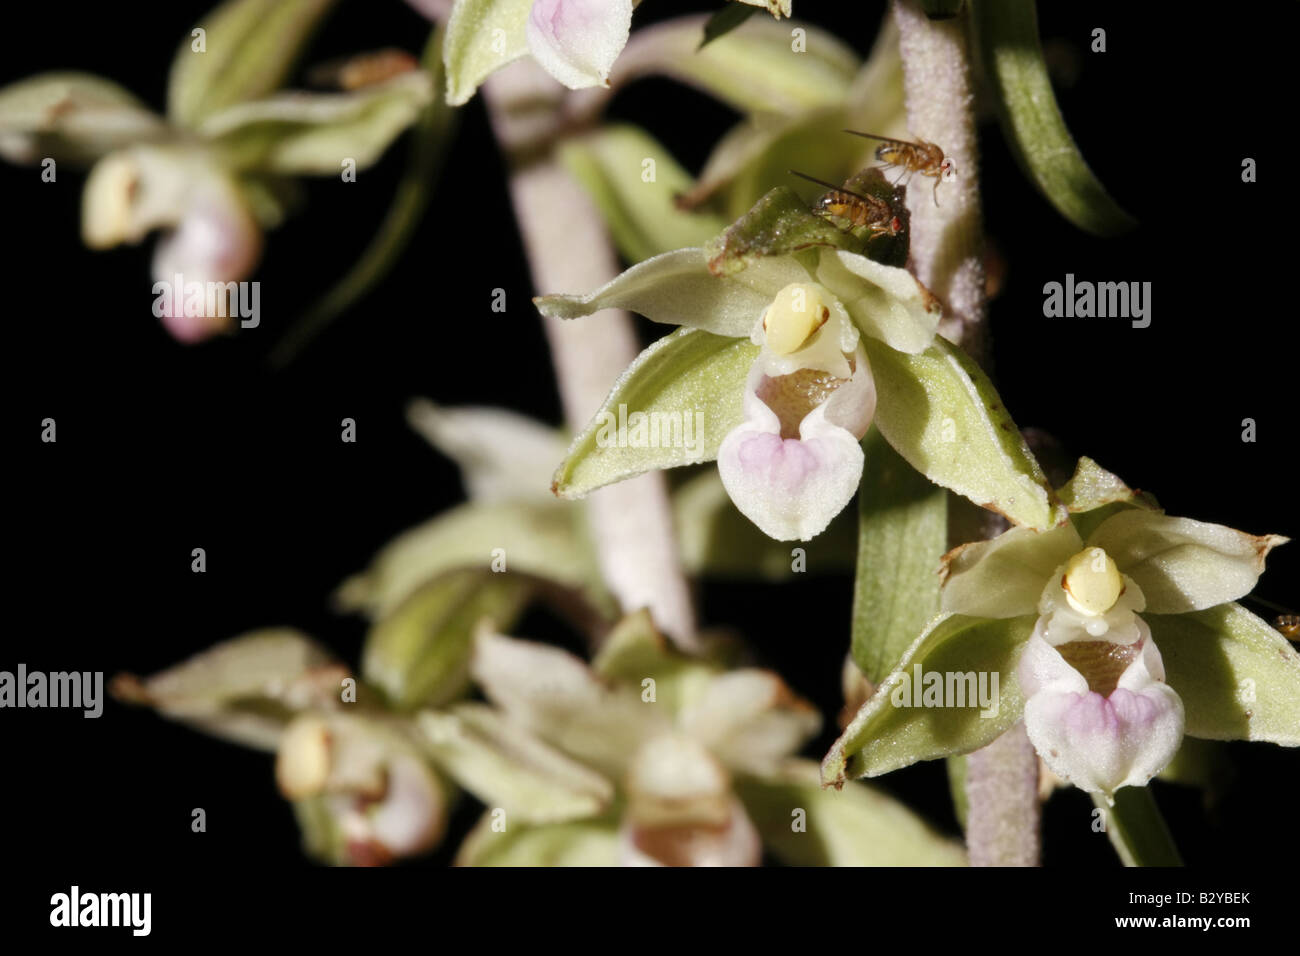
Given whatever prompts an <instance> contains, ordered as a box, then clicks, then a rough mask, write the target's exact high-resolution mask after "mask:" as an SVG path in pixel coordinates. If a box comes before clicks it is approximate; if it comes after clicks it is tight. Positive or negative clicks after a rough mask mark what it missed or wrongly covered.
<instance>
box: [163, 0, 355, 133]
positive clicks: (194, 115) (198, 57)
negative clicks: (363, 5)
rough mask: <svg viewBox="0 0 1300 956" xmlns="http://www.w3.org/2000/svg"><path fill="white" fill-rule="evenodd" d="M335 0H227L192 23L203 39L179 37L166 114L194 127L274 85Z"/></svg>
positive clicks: (300, 50)
mask: <svg viewBox="0 0 1300 956" xmlns="http://www.w3.org/2000/svg"><path fill="white" fill-rule="evenodd" d="M335 2H336V0H227V2H226V3H223V4H221V5H220V6H219V7H217V8H215V9H214V10H211V11H210V12H209V13H208V14H207V15H206V16H204V17H203V19H202V20H200V21H199V23H198V24H197V25H196V27H195V29H196V30H198V29H202V30H203V31H204V33H203V35H202V37H195V36H193V34H192V33H191V35H189V36H186V37H185V38H184V39H182V40H181V44H180V48H179V49H178V50H177V51H176V57H175V59H174V60H172V68H171V75H170V77H169V78H168V82H167V118H168V119H170V120H171V121H172V122H174V123H177V124H180V125H182V126H190V127H194V126H197V125H198V124H199V123H200V122H201V121H202V120H203V119H204V118H206V117H208V116H210V115H212V114H213V113H216V112H218V111H219V110H223V109H225V108H226V107H229V106H233V105H235V104H236V103H242V102H244V101H245V100H252V99H256V98H258V97H260V96H265V95H266V94H268V93H270V92H271V91H272V90H275V89H278V88H279V87H280V86H281V85H282V84H283V83H284V81H285V79H286V78H287V77H288V76H289V71H290V70H291V69H292V68H293V65H294V63H295V61H296V60H297V59H298V56H299V54H301V53H302V51H303V49H304V48H305V47H306V45H307V41H308V40H310V39H311V36H312V34H313V33H314V32H315V30H316V28H317V27H318V26H319V25H320V23H321V21H322V20H323V19H324V17H325V15H326V14H327V13H329V12H330V9H331V8H332V7H333V6H334V3H335ZM200 39H201V40H202V49H196V47H198V46H199V41H200Z"/></svg>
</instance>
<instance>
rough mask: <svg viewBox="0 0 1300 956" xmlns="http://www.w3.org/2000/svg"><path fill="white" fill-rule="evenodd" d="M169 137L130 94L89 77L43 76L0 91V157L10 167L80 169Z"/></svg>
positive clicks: (158, 119) (162, 124) (156, 118)
mask: <svg viewBox="0 0 1300 956" xmlns="http://www.w3.org/2000/svg"><path fill="white" fill-rule="evenodd" d="M170 135H172V134H171V130H170V129H169V128H168V126H167V124H166V123H165V122H163V120H162V118H161V117H159V116H158V115H156V114H155V113H153V112H152V111H150V110H149V109H148V108H147V107H146V106H145V105H144V104H143V103H141V102H140V101H139V100H137V99H136V98H135V97H134V96H132V95H131V94H130V93H128V92H127V91H126V90H124V89H122V88H121V87H120V86H118V85H117V84H115V83H111V82H109V81H108V80H104V79H101V78H99V77H97V76H92V75H90V74H89V73H42V74H40V75H38V76H33V77H29V78H27V79H25V80H19V81H18V82H17V83H11V84H10V85H8V86H6V87H4V88H2V89H0V156H3V157H4V158H5V159H7V160H9V161H10V162H13V163H38V162H40V161H41V160H43V159H45V158H46V157H49V158H52V159H54V160H55V161H56V162H60V163H62V162H68V163H73V164H79V165H84V164H89V163H91V162H94V161H95V160H96V159H99V158H100V157H101V156H103V155H105V154H107V153H110V152H112V151H113V150H115V149H120V148H121V147H123V146H128V145H130V144H131V143H136V142H141V141H154V140H161V139H165V138H167V137H169V136H170Z"/></svg>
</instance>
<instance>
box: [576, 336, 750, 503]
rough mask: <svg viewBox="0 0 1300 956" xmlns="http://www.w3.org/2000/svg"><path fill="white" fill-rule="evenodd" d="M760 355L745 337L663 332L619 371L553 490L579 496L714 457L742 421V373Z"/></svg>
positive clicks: (744, 375)
mask: <svg viewBox="0 0 1300 956" xmlns="http://www.w3.org/2000/svg"><path fill="white" fill-rule="evenodd" d="M757 356H758V346H756V345H753V344H751V343H750V342H749V340H748V339H736V338H729V337H727V336H722V335H712V334H710V333H708V332H700V331H697V330H695V329H679V330H678V331H676V332H674V333H672V334H671V335H666V336H664V337H663V338H662V339H660V340H659V341H658V342H656V343H654V344H653V345H651V346H650V347H649V348H648V349H646V350H645V351H644V352H642V353H641V354H640V355H639V356H637V358H636V360H635V361H634V362H633V363H632V364H631V365H630V366H628V368H627V370H626V371H625V372H624V373H623V374H622V375H621V376H619V379H618V381H617V382H615V383H614V388H613V391H611V392H610V395H609V398H607V399H606V400H605V404H604V405H602V406H601V409H600V411H599V412H597V413H596V416H595V418H593V419H592V421H591V423H590V424H589V425H588V426H587V427H586V429H584V430H583V432H582V433H581V434H580V435H578V437H577V438H576V439H575V440H574V442H573V445H572V446H571V447H570V449H569V454H568V457H567V458H565V460H564V462H563V463H562V464H561V465H560V467H559V470H558V471H556V473H555V482H554V489H555V493H556V494H558V495H560V496H561V497H563V498H580V497H582V496H583V495H586V494H587V493H589V492H591V491H594V490H595V489H597V488H600V487H602V486H604V485H608V484H612V483H613V482H616V481H622V480H623V479H624V478H631V477H633V476H634V475H639V474H641V473H642V472H646V471H650V470H652V469H655V468H673V467H676V466H678V465H689V464H693V463H696V462H702V461H711V460H712V459H714V458H716V457H717V454H718V446H719V445H721V444H722V439H723V438H725V437H726V435H727V433H728V432H730V431H731V430H732V429H733V428H735V427H736V426H737V425H739V424H740V423H741V422H742V421H743V420H744V414H743V412H742V409H741V399H742V395H743V393H744V387H745V378H746V376H747V375H748V374H749V369H750V366H751V365H753V363H754V359H755V358H756V357H757ZM635 415H640V416H643V417H641V418H634V416H635ZM637 422H641V423H643V425H644V427H642V428H639V429H638V427H637ZM688 428H689V432H688V430H687V429H688ZM652 442H653V444H652Z"/></svg>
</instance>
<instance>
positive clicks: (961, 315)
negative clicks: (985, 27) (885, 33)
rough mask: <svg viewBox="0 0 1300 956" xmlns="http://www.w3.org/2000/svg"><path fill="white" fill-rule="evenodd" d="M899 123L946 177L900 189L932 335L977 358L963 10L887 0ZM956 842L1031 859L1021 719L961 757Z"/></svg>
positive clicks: (1034, 802)
mask: <svg viewBox="0 0 1300 956" xmlns="http://www.w3.org/2000/svg"><path fill="white" fill-rule="evenodd" d="M893 13H894V18H895V20H896V21H897V23H898V31H899V52H900V55H901V57H902V61H903V89H904V96H905V100H906V104H907V123H908V128H909V130H910V131H911V135H912V136H913V137H914V138H915V139H918V140H925V141H927V142H932V143H937V144H938V145H939V146H940V147H942V149H943V151H944V155H945V156H946V157H947V158H948V159H950V160H951V161H952V163H953V165H954V167H955V173H956V175H955V176H954V177H953V178H951V179H950V180H948V181H946V182H944V183H942V184H941V185H940V187H939V197H938V198H939V203H940V205H939V206H936V205H935V203H934V198H933V193H932V191H931V189H930V188H928V186H929V183H928V181H926V180H924V179H921V178H920V177H916V178H914V179H913V182H912V184H911V186H910V188H909V189H908V197H907V202H908V209H909V210H910V212H911V259H912V261H911V265H912V268H913V270H914V271H915V273H916V276H917V278H919V279H920V280H921V281H922V282H923V283H925V285H926V286H927V287H929V289H930V290H931V291H932V292H933V293H934V294H935V295H936V296H938V297H939V300H940V301H941V302H942V303H943V306H944V318H943V321H942V322H941V324H940V326H939V331H940V333H941V334H942V335H943V336H944V337H945V338H947V339H949V340H951V341H953V342H956V343H958V344H959V345H961V346H962V347H963V348H965V349H966V351H968V352H970V353H971V354H972V355H974V356H975V357H976V358H977V359H982V358H984V357H985V353H986V350H987V333H986V330H985V322H984V319H985V311H986V303H985V286H984V281H985V279H984V241H983V228H982V222H981V213H980V195H979V151H978V144H977V143H976V138H975V119H974V113H973V109H972V107H973V104H974V99H975V96H974V90H973V88H972V84H971V72H970V54H969V49H968V44H967V32H968V31H967V26H966V25H967V21H968V18H969V14H967V15H966V16H963V17H959V18H955V19H948V20H931V19H929V18H928V17H927V16H926V14H925V12H924V11H923V10H922V8H921V5H920V4H919V3H918V2H917V0H894V3H893ZM967 760H968V763H967V768H966V795H967V799H968V801H969V810H968V815H967V824H966V842H967V845H968V847H969V849H970V858H971V863H972V864H973V865H975V866H1034V865H1037V863H1038V862H1039V852H1040V850H1039V816H1040V806H1039V800H1038V755H1037V754H1036V753H1035V752H1034V748H1033V746H1032V744H1030V742H1029V738H1028V737H1027V736H1026V735H1025V729H1024V725H1023V724H1022V723H1018V724H1016V726H1015V727H1013V728H1011V729H1010V730H1008V731H1007V732H1006V733H1005V734H1003V735H1002V736H1001V737H1000V738H998V739H997V740H995V741H994V742H993V743H992V744H990V745H989V746H987V747H985V748H984V749H982V750H979V751H976V752H975V753H973V754H971V755H970V756H969V757H968V758H967Z"/></svg>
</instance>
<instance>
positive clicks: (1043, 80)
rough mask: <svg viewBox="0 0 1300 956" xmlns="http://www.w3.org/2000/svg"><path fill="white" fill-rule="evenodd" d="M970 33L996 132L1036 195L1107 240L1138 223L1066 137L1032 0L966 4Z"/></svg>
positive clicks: (975, 0)
mask: <svg viewBox="0 0 1300 956" xmlns="http://www.w3.org/2000/svg"><path fill="white" fill-rule="evenodd" d="M971 28H972V31H973V39H974V42H973V46H974V49H975V50H976V55H977V56H978V57H979V58H980V60H981V63H982V65H983V68H984V75H985V77H986V78H987V82H988V84H989V86H990V88H991V91H992V93H993V99H994V102H995V104H996V106H997V111H998V119H999V120H1000V122H1001V124H1002V133H1003V135H1004V136H1005V137H1006V139H1007V143H1008V144H1009V145H1010V147H1011V151H1012V152H1013V153H1014V154H1015V156H1016V159H1017V161H1018V162H1019V163H1020V166H1021V168H1022V169H1023V170H1024V171H1025V173H1026V174H1027V175H1028V176H1029V178H1030V179H1031V180H1032V181H1033V183H1034V185H1036V186H1037V187H1038V189H1039V191H1040V192H1041V193H1042V194H1043V195H1044V196H1045V197H1047V200H1048V201H1049V202H1050V203H1051V204H1052V205H1053V206H1055V207H1056V210H1057V212H1059V213H1060V214H1061V215H1062V216H1064V217H1065V218H1066V219H1068V220H1070V222H1072V223H1074V224H1075V225H1076V226H1078V227H1079V228H1080V229H1083V230H1084V231H1085V232H1090V233H1093V234H1094V235H1098V236H1112V235H1116V234H1118V233H1121V232H1126V231H1127V230H1129V229H1132V228H1133V227H1134V226H1135V225H1137V221H1136V220H1135V219H1133V217H1132V216H1130V215H1129V214H1128V213H1126V212H1125V211H1124V210H1123V209H1121V208H1120V207H1119V205H1118V204H1117V203H1116V202H1115V200H1114V199H1112V198H1111V197H1110V194H1109V193H1107V192H1106V189H1105V187H1103V186H1102V184H1101V183H1100V182H1099V181H1098V180H1097V177H1096V176H1094V175H1093V173H1092V170H1091V169H1089V168H1088V164H1087V163H1086V162H1084V159H1083V156H1082V154H1080V152H1079V147H1078V146H1076V145H1075V142H1074V140H1073V139H1072V138H1071V137H1070V131H1069V130H1068V129H1067V128H1066V126H1065V120H1064V119H1063V118H1062V117H1061V110H1060V107H1058V106H1057V105H1056V96H1055V95H1054V94H1053V93H1052V84H1051V81H1050V79H1049V77H1048V74H1047V64H1046V63H1045V62H1044V60H1043V49H1042V45H1041V44H1040V43H1039V39H1038V16H1037V13H1036V10H1035V7H1034V0H971Z"/></svg>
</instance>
